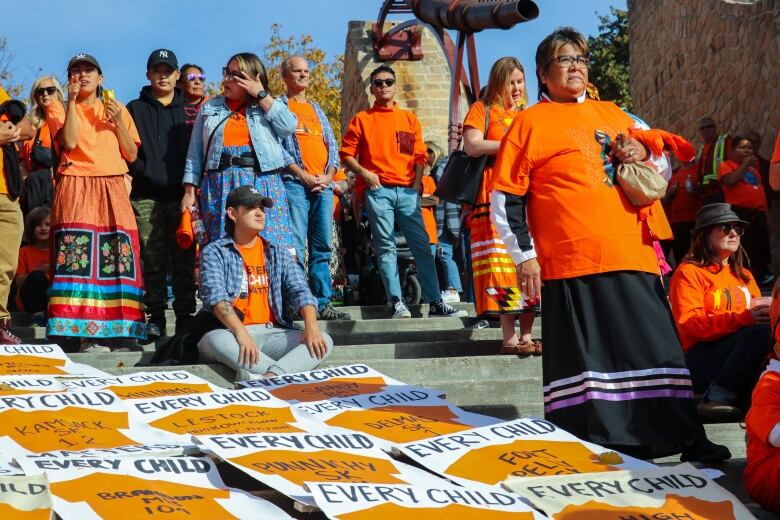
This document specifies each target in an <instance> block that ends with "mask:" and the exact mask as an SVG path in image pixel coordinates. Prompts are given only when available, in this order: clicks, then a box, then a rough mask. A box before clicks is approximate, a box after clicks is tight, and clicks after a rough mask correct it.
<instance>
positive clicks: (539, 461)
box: [444, 440, 618, 485]
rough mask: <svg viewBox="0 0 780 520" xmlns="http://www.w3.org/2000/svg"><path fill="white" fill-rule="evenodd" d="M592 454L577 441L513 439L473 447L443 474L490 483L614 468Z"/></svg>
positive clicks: (594, 471)
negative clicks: (514, 478) (508, 441)
mask: <svg viewBox="0 0 780 520" xmlns="http://www.w3.org/2000/svg"><path fill="white" fill-rule="evenodd" d="M593 455H595V454H594V453H593V452H592V451H590V450H589V449H588V448H586V447H585V446H583V445H582V444H580V443H578V442H568V441H550V440H544V441H527V440H516V441H514V442H512V443H510V444H496V445H490V446H484V447H482V448H477V449H473V450H471V451H470V452H468V453H467V454H465V455H464V456H463V457H461V458H460V459H458V460H457V461H455V462H454V463H453V464H452V465H450V467H448V468H447V469H446V470H445V471H444V473H446V474H448V475H452V476H456V477H461V478H465V479H469V480H474V481H477V482H483V483H485V484H491V485H492V484H497V483H499V482H501V481H503V480H504V479H506V478H507V477H509V476H518V477H545V476H551V475H571V474H575V473H597V472H603V471H611V470H616V469H618V468H615V467H613V466H609V465H606V464H600V463H598V462H596V461H594V460H593V458H592V456H593Z"/></svg>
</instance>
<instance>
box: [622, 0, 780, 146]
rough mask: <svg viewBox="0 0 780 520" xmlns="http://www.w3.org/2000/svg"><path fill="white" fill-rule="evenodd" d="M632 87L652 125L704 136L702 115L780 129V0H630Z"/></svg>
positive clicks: (725, 127) (732, 124)
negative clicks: (700, 125) (699, 130)
mask: <svg viewBox="0 0 780 520" xmlns="http://www.w3.org/2000/svg"><path fill="white" fill-rule="evenodd" d="M628 8H629V32H630V41H631V44H630V45H631V93H632V96H633V99H634V107H635V111H636V113H637V115H639V116H641V117H642V118H644V119H646V120H647V121H648V122H649V123H650V124H651V125H653V126H657V127H660V128H665V129H667V130H670V131H673V132H676V133H679V134H681V135H683V136H685V137H687V138H688V139H692V140H693V141H694V142H695V143H696V144H697V145H699V144H700V143H701V139H700V138H699V135H698V122H699V119H701V118H702V117H704V116H707V115H709V116H712V118H713V119H714V120H715V122H716V123H717V124H718V129H719V130H720V131H729V132H731V133H738V132H740V133H741V132H746V131H748V130H756V131H757V132H759V133H760V134H761V136H762V137H763V146H762V149H761V152H762V155H763V156H765V157H768V156H769V155H770V154H771V150H772V147H773V145H774V140H775V136H776V135H777V132H778V130H780V92H778V85H779V84H780V82H778V79H777V71H778V65H780V0H756V1H750V0H741V1H740V0H731V1H726V0H628Z"/></svg>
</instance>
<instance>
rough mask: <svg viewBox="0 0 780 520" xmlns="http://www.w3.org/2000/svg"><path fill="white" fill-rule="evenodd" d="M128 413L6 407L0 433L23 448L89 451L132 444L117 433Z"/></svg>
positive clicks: (36, 450)
mask: <svg viewBox="0 0 780 520" xmlns="http://www.w3.org/2000/svg"><path fill="white" fill-rule="evenodd" d="M128 427H129V426H128V419H127V412H108V411H102V410H95V409H88V408H79V407H75V406H66V407H65V408H63V409H62V410H56V411H49V410H34V411H32V412H23V411H21V410H6V411H4V412H2V413H0V435H7V436H9V437H10V438H12V439H13V440H14V441H15V442H16V443H17V444H18V445H19V446H22V447H23V448H25V449H26V450H29V451H32V452H35V453H42V452H46V451H52V450H70V451H79V450H89V449H93V448H95V449H97V448H116V447H117V446H134V445H137V444H138V443H137V442H135V441H133V440H132V439H130V438H128V437H126V436H124V435H123V434H121V433H119V430H120V429H127V428H128Z"/></svg>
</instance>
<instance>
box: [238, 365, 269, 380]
mask: <svg viewBox="0 0 780 520" xmlns="http://www.w3.org/2000/svg"><path fill="white" fill-rule="evenodd" d="M263 379H265V377H264V376H263V374H255V373H253V372H250V371H249V370H247V369H246V368H239V369H237V370H236V383H238V382H239V381H262V380H263Z"/></svg>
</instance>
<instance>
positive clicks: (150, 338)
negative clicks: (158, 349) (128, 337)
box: [138, 316, 168, 345]
mask: <svg viewBox="0 0 780 520" xmlns="http://www.w3.org/2000/svg"><path fill="white" fill-rule="evenodd" d="M167 327H168V324H167V323H166V320H165V317H164V316H163V317H155V316H152V317H151V318H149V321H148V322H147V323H146V339H141V340H138V343H139V344H140V345H148V344H150V343H154V342H155V341H157V340H158V339H160V338H161V337H162V336H164V335H165V330H166V329H167Z"/></svg>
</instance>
